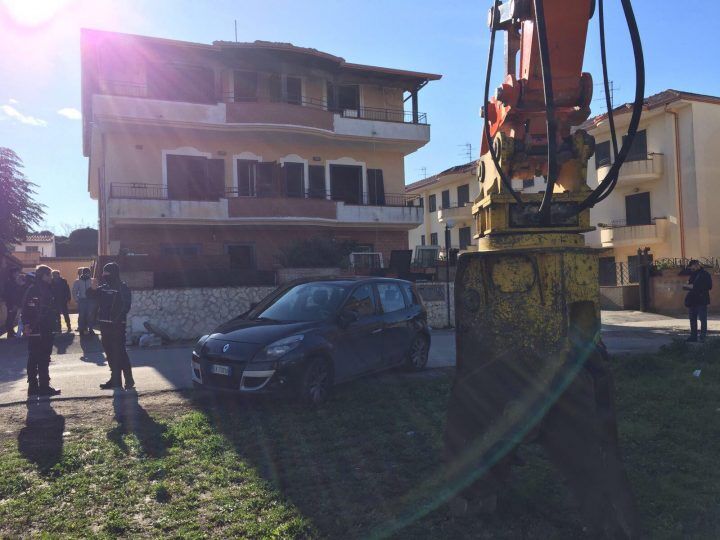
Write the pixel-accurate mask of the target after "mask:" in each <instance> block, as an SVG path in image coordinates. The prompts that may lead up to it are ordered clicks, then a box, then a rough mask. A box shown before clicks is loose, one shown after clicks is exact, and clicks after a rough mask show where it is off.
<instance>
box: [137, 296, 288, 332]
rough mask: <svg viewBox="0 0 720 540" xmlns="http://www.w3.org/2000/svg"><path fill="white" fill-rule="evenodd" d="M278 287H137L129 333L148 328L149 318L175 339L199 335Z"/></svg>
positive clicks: (230, 317)
mask: <svg viewBox="0 0 720 540" xmlns="http://www.w3.org/2000/svg"><path fill="white" fill-rule="evenodd" d="M274 290H275V287H217V288H197V289H154V290H133V302H132V308H131V309H130V313H129V314H128V335H129V336H132V337H133V338H137V337H138V336H139V335H141V334H144V333H145V332H147V330H145V328H144V327H143V324H144V323H145V322H146V321H149V322H150V323H151V324H152V325H153V326H155V327H156V328H158V329H159V330H162V331H163V332H165V333H167V334H168V336H170V338H171V339H173V340H179V339H195V338H197V337H200V336H202V335H204V334H207V333H208V332H210V331H212V330H213V329H214V328H216V327H217V326H218V325H220V324H221V323H224V322H225V321H228V320H230V319H232V318H234V317H237V316H238V315H240V314H241V313H244V312H245V311H247V310H248V309H250V304H251V303H253V302H259V301H260V300H262V299H263V298H264V297H265V296H267V295H268V294H270V293H271V292H272V291H274Z"/></svg>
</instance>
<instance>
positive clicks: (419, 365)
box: [405, 334, 430, 371]
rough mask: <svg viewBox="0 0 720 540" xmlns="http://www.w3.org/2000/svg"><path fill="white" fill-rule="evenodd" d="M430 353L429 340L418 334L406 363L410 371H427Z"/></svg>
mask: <svg viewBox="0 0 720 540" xmlns="http://www.w3.org/2000/svg"><path fill="white" fill-rule="evenodd" d="M429 353H430V343H429V340H428V338H426V337H425V336H423V335H421V334H418V335H417V336H415V339H413V341H412V344H411V345H410V350H409V351H408V356H407V361H406V363H405V365H406V367H407V369H409V370H410V371H421V370H423V369H425V367H426V366H427V362H428V355H429Z"/></svg>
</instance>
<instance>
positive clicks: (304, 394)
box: [300, 358, 332, 407]
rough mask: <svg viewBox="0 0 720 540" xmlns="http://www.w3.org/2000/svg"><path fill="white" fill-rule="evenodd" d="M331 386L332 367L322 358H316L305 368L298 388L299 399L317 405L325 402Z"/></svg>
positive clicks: (307, 403) (310, 404) (313, 405)
mask: <svg viewBox="0 0 720 540" xmlns="http://www.w3.org/2000/svg"><path fill="white" fill-rule="evenodd" d="M331 388H332V368H331V367H330V363H329V362H328V361H327V360H325V359H324V358H316V359H314V360H312V361H311V362H310V365H309V366H308V367H307V369H306V370H305V374H304V375H303V379H302V386H301V388H300V399H301V400H302V401H303V403H305V404H306V405H309V406H311V407H317V406H319V405H322V404H323V403H325V401H326V400H327V398H328V397H329V395H330V390H331Z"/></svg>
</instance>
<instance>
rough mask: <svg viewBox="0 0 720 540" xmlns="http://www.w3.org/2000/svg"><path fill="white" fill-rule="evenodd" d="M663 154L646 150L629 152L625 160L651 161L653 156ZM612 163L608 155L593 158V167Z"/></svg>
mask: <svg viewBox="0 0 720 540" xmlns="http://www.w3.org/2000/svg"><path fill="white" fill-rule="evenodd" d="M662 155H664V154H663V153H662V152H648V153H647V154H630V155H628V157H627V160H626V162H628V163H629V162H635V161H652V160H653V157H655V156H662ZM612 164H613V159H612V157H610V156H607V157H603V158H600V159H597V158H596V159H595V167H596V168H598V169H599V168H601V167H609V166H611V165H612Z"/></svg>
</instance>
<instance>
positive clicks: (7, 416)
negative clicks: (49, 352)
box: [0, 391, 191, 446]
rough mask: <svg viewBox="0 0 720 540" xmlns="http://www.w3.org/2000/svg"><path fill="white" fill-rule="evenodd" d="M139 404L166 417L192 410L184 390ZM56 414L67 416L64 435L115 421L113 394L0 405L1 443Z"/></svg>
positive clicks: (141, 398) (156, 395)
mask: <svg viewBox="0 0 720 540" xmlns="http://www.w3.org/2000/svg"><path fill="white" fill-rule="evenodd" d="M138 401H139V403H140V404H141V405H142V407H143V408H144V409H146V410H147V411H148V412H149V413H150V414H152V415H157V416H160V417H162V418H167V417H171V416H179V415H182V414H183V413H185V412H187V411H189V410H190V409H191V404H190V401H189V400H188V398H187V397H186V396H185V395H184V394H183V393H181V392H176V391H165V392H155V393H150V394H143V395H141V396H139V398H138ZM51 411H54V413H55V415H60V416H63V417H64V418H65V432H64V433H63V436H67V437H70V436H72V434H73V432H76V431H85V430H87V429H89V428H94V427H98V426H102V425H103V424H111V423H112V422H113V421H114V414H115V413H114V406H113V397H112V396H111V395H108V397H104V398H89V399H66V400H63V399H53V400H52V401H48V400H43V401H37V400H35V401H32V402H30V401H28V402H27V403H26V404H23V405H8V406H0V426H2V431H1V432H0V446H2V444H3V443H5V441H7V440H8V439H15V438H17V436H18V434H19V433H20V430H22V428H24V427H25V426H27V425H28V424H31V423H38V424H42V423H43V422H51V421H52V419H53V416H55V415H53V414H52V412H51Z"/></svg>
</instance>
